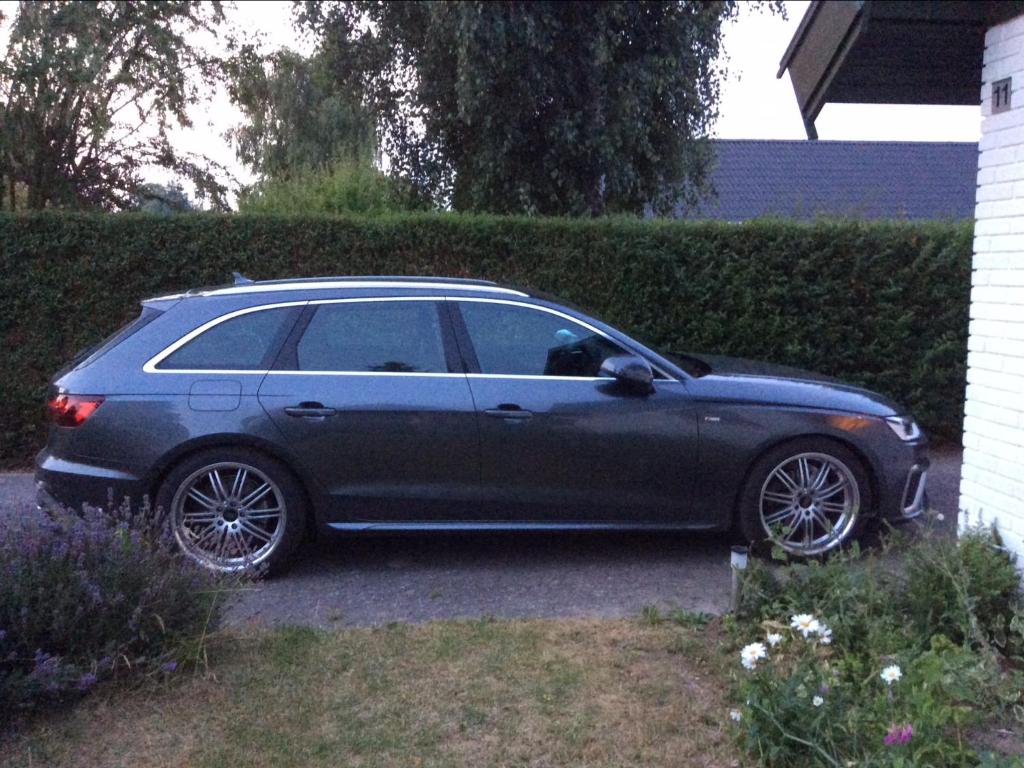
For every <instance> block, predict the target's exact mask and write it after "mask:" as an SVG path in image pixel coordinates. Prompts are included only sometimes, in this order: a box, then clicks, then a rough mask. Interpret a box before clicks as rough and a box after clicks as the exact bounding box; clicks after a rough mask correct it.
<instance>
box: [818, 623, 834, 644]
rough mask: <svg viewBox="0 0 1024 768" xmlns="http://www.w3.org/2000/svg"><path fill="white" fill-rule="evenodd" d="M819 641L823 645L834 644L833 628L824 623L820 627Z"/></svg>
mask: <svg viewBox="0 0 1024 768" xmlns="http://www.w3.org/2000/svg"><path fill="white" fill-rule="evenodd" d="M818 642H819V643H821V644H822V645H831V644H832V630H831V629H830V628H829V627H826V626H825V625H824V624H822V625H821V626H820V627H818Z"/></svg>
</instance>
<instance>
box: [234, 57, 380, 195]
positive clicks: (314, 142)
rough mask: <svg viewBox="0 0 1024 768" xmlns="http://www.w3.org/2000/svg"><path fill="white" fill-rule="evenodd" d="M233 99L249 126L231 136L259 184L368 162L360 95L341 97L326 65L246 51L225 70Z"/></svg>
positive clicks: (368, 137)
mask: <svg viewBox="0 0 1024 768" xmlns="http://www.w3.org/2000/svg"><path fill="white" fill-rule="evenodd" d="M228 72H229V81H228V83H229V88H228V90H229V93H230V95H231V99H232V101H233V102H234V103H235V104H236V105H237V106H238V107H239V108H240V109H241V110H242V112H243V114H244V116H245V122H244V123H243V124H241V125H239V126H238V127H236V128H234V129H233V130H232V131H231V136H232V138H233V140H234V142H235V147H236V151H237V154H238V158H239V159H240V160H241V161H242V162H244V163H245V164H246V165H248V166H249V167H250V168H252V170H253V171H254V172H255V173H256V174H257V175H258V176H259V177H260V179H261V181H268V180H271V179H285V178H290V177H292V176H294V175H296V174H307V173H309V172H313V171H319V170H325V169H329V168H330V167H331V166H332V165H333V164H335V163H338V162H354V161H370V160H371V159H372V157H373V150H374V125H373V120H372V118H371V117H370V115H369V114H368V113H367V112H366V110H365V109H363V108H362V105H361V104H360V103H359V99H358V97H356V96H353V95H351V94H347V93H344V92H341V91H339V90H338V89H337V88H336V83H335V81H334V80H333V78H331V77H330V74H329V73H328V72H326V71H325V70H324V67H323V63H322V59H321V58H320V57H317V56H314V57H311V58H307V57H304V56H302V55H301V54H298V53H295V52H294V51H289V50H280V51H277V52H274V53H272V54H270V55H267V56H261V55H259V54H258V53H257V52H256V50H255V48H254V47H253V46H251V45H247V46H243V47H242V49H241V50H240V51H239V53H238V54H237V55H236V56H235V57H234V58H233V59H231V61H230V62H229V65H228Z"/></svg>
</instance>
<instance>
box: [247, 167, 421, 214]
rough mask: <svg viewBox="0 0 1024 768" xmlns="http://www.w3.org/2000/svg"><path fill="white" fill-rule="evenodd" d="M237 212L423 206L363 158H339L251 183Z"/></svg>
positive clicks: (351, 210) (391, 210) (358, 211)
mask: <svg viewBox="0 0 1024 768" xmlns="http://www.w3.org/2000/svg"><path fill="white" fill-rule="evenodd" d="M238 207H239V210H240V211H241V212H242V213H259V214H268V213H272V214H303V215H307V216H308V215H314V214H326V215H337V214H368V215H379V214H382V213H397V212H401V211H409V210H416V209H423V208H424V207H425V203H424V202H423V201H419V200H417V199H416V197H415V195H414V194H413V191H412V189H411V187H409V185H408V184H406V183H405V182H403V181H402V180H401V179H396V178H394V177H391V176H387V175H385V174H383V173H381V172H380V171H379V170H377V169H376V168H375V167H374V166H373V165H372V164H370V163H367V162H353V161H347V162H338V163H335V164H334V165H332V166H330V167H329V168H323V169H316V170H313V169H311V170H306V171H301V172H299V173H296V174H294V175H293V176H290V177H288V178H280V179H270V180H267V181H264V182H261V183H259V184H257V185H256V187H255V188H253V189H252V190H250V191H249V192H247V193H246V194H245V195H244V196H242V198H241V199H240V200H239V205H238Z"/></svg>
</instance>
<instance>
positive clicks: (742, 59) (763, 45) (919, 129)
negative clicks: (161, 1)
mask: <svg viewBox="0 0 1024 768" xmlns="http://www.w3.org/2000/svg"><path fill="white" fill-rule="evenodd" d="M785 5H786V11H787V17H788V18H786V19H783V18H781V17H780V16H778V15H774V14H771V13H769V12H767V11H755V10H753V9H750V8H742V9H741V11H740V14H739V17H738V18H737V19H736V20H735V21H733V22H730V23H728V24H727V26H726V28H725V32H724V35H723V50H724V54H725V57H726V60H725V62H724V63H725V65H726V67H727V72H728V77H727V79H726V81H725V82H724V84H723V88H722V92H721V102H720V105H719V119H718V122H717V124H716V126H715V129H714V132H713V136H714V137H716V138H723V139H794V140H802V139H806V134H805V133H804V127H803V123H802V121H801V119H800V110H799V109H798V107H797V104H796V97H795V96H794V95H793V88H792V86H791V84H790V82H789V76H788V74H786V75H784V76H783V77H782V78H781V79H777V78H776V72H777V71H778V67H779V60H780V59H781V58H782V54H783V53H784V52H785V50H786V47H787V45H788V44H789V41H790V40H791V39H792V37H793V34H794V32H795V31H796V28H797V25H798V24H799V23H800V19H801V17H802V16H803V14H804V12H805V11H806V9H807V6H808V5H809V0H792V1H791V2H787V3H786V4H785ZM14 6H16V3H12V2H8V1H7V0H2V1H0V11H2V12H3V13H4V14H5V15H6V16H7V18H8V19H10V17H11V15H12V13H13V11H14V10H15V7H14ZM227 16H228V21H229V23H231V24H233V25H235V26H236V28H237V29H238V31H239V32H241V33H243V34H247V35H258V36H259V37H260V38H261V40H262V45H263V47H264V48H265V49H267V50H273V49H276V48H280V47H289V48H292V49H295V50H298V51H300V52H303V53H308V52H309V50H310V42H309V41H308V40H303V39H301V38H299V37H298V35H297V34H296V33H295V31H294V29H293V28H292V25H291V3H290V2H287V0H279V1H267V0H262V1H254V0H239V1H238V2H235V3H234V4H233V5H231V6H229V7H228V9H227ZM5 26H6V25H5ZM0 44H2V45H6V29H0ZM979 89H980V84H979ZM191 116H192V119H193V123H194V126H193V128H192V129H190V130H176V131H174V133H173V134H172V135H173V139H174V141H175V143H176V145H177V146H179V147H180V148H181V149H184V150H188V151H191V152H198V153H202V154H205V155H206V156H208V157H211V158H212V159H214V160H216V161H218V162H220V163H221V164H223V165H225V166H227V167H228V168H229V169H230V170H231V171H232V173H233V174H234V176H235V177H236V178H237V180H238V181H240V182H242V183H247V182H250V181H251V180H252V176H251V174H250V173H249V171H248V170H247V169H246V168H245V167H244V166H242V165H241V164H239V163H238V161H237V159H236V158H235V153H234V150H233V149H232V148H231V145H230V143H229V141H228V140H227V139H226V138H225V137H224V134H225V132H227V131H228V130H229V129H230V128H231V127H232V126H233V125H236V124H237V123H238V122H239V121H240V114H239V113H238V111H237V110H236V109H235V108H234V106H233V105H232V104H231V102H230V100H229V99H228V97H227V93H226V92H225V90H224V89H223V88H221V89H219V90H218V91H217V92H216V93H214V94H212V95H211V98H210V99H209V101H208V102H207V103H205V104H203V105H201V106H197V107H196V108H194V109H193V110H192V111H191ZM816 125H817V128H818V136H819V138H820V139H821V140H829V139H833V140H835V139H846V140H853V139H858V140H865V141H879V140H889V141H977V140H978V138H979V136H980V135H981V110H980V108H979V107H962V106H960V107H942V106H919V105H915V106H900V105H875V104H828V105H826V106H825V108H824V109H823V110H822V112H821V114H820V115H819V117H818V120H817V122H816ZM147 177H148V179H149V180H151V181H162V182H165V181H168V180H169V179H168V178H167V177H166V174H165V173H164V172H163V171H161V170H159V169H157V170H154V171H152V172H150V173H148V174H147Z"/></svg>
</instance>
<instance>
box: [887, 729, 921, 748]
mask: <svg viewBox="0 0 1024 768" xmlns="http://www.w3.org/2000/svg"><path fill="white" fill-rule="evenodd" d="M913 737H914V726H912V725H911V724H910V723H906V724H905V725H894V726H893V727H892V728H890V729H889V732H888V733H887V734H886V735H885V746H887V747H891V746H893V745H894V744H906V743H908V742H909V741H910V740H911V739H912V738H913Z"/></svg>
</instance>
